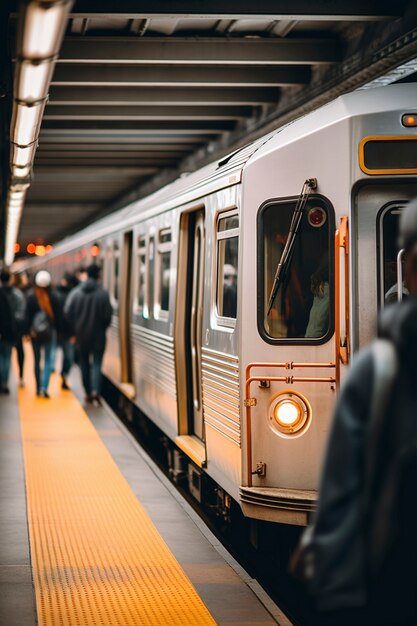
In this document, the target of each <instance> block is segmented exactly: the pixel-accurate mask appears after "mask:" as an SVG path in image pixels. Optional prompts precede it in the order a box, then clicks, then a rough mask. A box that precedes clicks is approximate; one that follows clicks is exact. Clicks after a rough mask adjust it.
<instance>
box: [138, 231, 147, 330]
mask: <svg viewBox="0 0 417 626" xmlns="http://www.w3.org/2000/svg"><path fill="white" fill-rule="evenodd" d="M137 246H138V247H137V264H138V265H137V268H138V273H137V277H138V278H137V281H138V282H137V292H136V294H137V295H136V307H135V308H136V310H137V312H138V313H139V315H141V316H142V317H143V318H145V319H147V318H148V302H147V297H146V267H147V266H146V235H139V238H138V243H137Z"/></svg>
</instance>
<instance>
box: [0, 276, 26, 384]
mask: <svg viewBox="0 0 417 626" xmlns="http://www.w3.org/2000/svg"><path fill="white" fill-rule="evenodd" d="M0 285H1V286H0V290H1V291H2V293H3V294H4V295H5V296H6V299H7V301H8V303H9V307H10V312H11V314H12V319H11V321H10V323H11V328H10V331H11V332H10V334H9V338H8V339H7V338H6V337H5V338H4V339H2V340H1V341H0V392H1V393H10V391H9V374H10V363H11V357H12V348H13V346H14V345H15V343H16V342H17V341H18V338H19V332H20V331H21V329H22V327H23V320H24V317H25V306H26V303H25V298H24V296H23V294H22V293H21V291H19V289H16V287H14V286H13V276H12V274H11V272H10V271H9V270H8V269H7V268H3V269H2V270H1V272H0Z"/></svg>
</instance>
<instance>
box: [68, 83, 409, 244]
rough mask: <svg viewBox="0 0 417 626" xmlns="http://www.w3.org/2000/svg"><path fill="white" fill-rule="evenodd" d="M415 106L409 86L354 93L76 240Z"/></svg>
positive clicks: (194, 197)
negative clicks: (288, 151) (356, 120)
mask: <svg viewBox="0 0 417 626" xmlns="http://www.w3.org/2000/svg"><path fill="white" fill-rule="evenodd" d="M415 103H416V87H415V85H413V84H404V85H389V86H385V87H380V88H375V89H368V90H357V91H354V92H351V93H348V94H346V95H344V96H340V97H339V98H337V99H336V100H334V101H332V102H330V103H328V104H326V105H324V106H322V107H320V108H319V109H317V110H315V111H313V112H311V113H308V114H307V115H305V116H303V117H301V118H298V119H297V120H294V121H292V122H290V123H289V124H287V125H285V126H283V127H280V128H277V129H276V130H274V131H272V132H271V133H269V134H268V135H265V136H263V137H261V138H260V139H258V140H256V141H255V142H253V143H251V144H249V145H247V146H245V147H243V148H241V149H238V150H236V151H235V152H232V153H231V154H229V155H226V156H225V157H223V158H222V159H220V160H219V161H216V162H214V163H210V164H209V165H206V166H205V167H204V168H202V169H200V170H198V171H196V172H193V173H190V174H187V175H184V176H182V177H180V178H178V179H177V180H176V181H174V182H173V183H171V184H169V185H167V186H165V187H163V188H161V189H160V190H159V191H157V192H155V193H153V194H152V195H150V196H148V197H146V198H143V199H141V200H137V201H134V202H133V203H131V204H129V205H128V206H126V207H125V208H124V209H121V210H119V211H116V212H115V213H112V214H111V215H109V216H107V217H105V218H103V219H101V220H99V221H98V222H95V223H94V224H91V225H90V226H87V227H86V228H85V229H84V230H83V231H81V232H79V233H78V236H80V237H81V238H82V239H84V238H87V237H88V236H89V235H90V236H91V234H93V233H96V232H97V230H99V231H100V234H101V233H103V232H107V231H109V230H111V227H115V229H118V227H123V226H124V225H125V224H126V223H129V222H132V221H134V219H135V217H137V216H138V214H142V213H147V212H148V211H152V210H153V209H158V212H159V211H161V210H166V209H168V208H170V206H175V205H178V204H184V203H186V202H189V201H190V202H191V201H194V200H197V199H198V198H199V197H202V196H204V195H207V194H208V193H210V191H214V190H216V189H219V188H222V187H225V186H230V185H232V184H236V183H238V182H239V181H240V180H241V176H242V173H243V170H244V168H245V166H246V165H251V164H252V163H254V162H255V161H257V160H258V159H261V158H263V157H265V156H266V155H267V154H268V153H270V152H271V151H273V150H274V149H276V148H277V147H278V146H279V145H282V144H283V143H289V142H292V141H295V140H297V139H300V138H302V137H304V136H306V134H309V133H311V132H312V131H313V130H317V129H318V128H320V127H321V128H324V127H326V126H329V125H331V124H335V123H337V122H338V121H340V120H342V119H345V118H349V117H355V116H359V115H366V114H370V113H373V114H374V113H379V112H380V113H383V112H388V111H393V110H398V109H399V108H400V107H401V109H404V112H405V113H406V112H408V110H406V109H407V107H408V109H409V110H415V106H416V104H415ZM69 239H73V236H72V237H70V238H66V239H64V240H63V241H62V242H61V243H62V244H66V243H67V242H69ZM64 247H66V246H64ZM59 248H61V245H60V244H58V249H59Z"/></svg>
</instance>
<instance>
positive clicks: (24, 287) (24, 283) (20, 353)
mask: <svg viewBox="0 0 417 626" xmlns="http://www.w3.org/2000/svg"><path fill="white" fill-rule="evenodd" d="M14 287H15V288H16V289H18V290H19V291H20V293H21V294H22V296H23V298H24V303H25V306H24V313H26V298H27V296H28V292H29V290H30V285H29V279H28V276H27V274H26V272H25V271H23V272H18V273H17V274H15V275H14ZM24 323H25V316H24V315H23V318H22V319H19V321H18V327H17V339H16V342H15V344H14V345H15V348H16V354H17V364H18V366H19V386H20V387H24V380H23V371H24V365H25V351H24V349H23V334H24V330H25V328H24Z"/></svg>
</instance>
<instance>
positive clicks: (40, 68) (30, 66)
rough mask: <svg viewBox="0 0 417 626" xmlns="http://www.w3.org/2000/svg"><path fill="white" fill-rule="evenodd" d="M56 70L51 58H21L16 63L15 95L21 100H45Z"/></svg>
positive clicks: (28, 101) (30, 101)
mask: <svg viewBox="0 0 417 626" xmlns="http://www.w3.org/2000/svg"><path fill="white" fill-rule="evenodd" d="M53 71H54V63H51V62H50V60H49V59H48V60H46V61H31V60H27V59H23V60H21V61H20V62H19V63H17V65H16V75H15V79H14V97H15V99H16V100H18V101H19V102H27V103H29V104H30V103H33V102H37V101H38V100H44V99H45V98H46V97H47V95H48V90H49V85H50V82H51V79H52V73H53Z"/></svg>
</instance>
